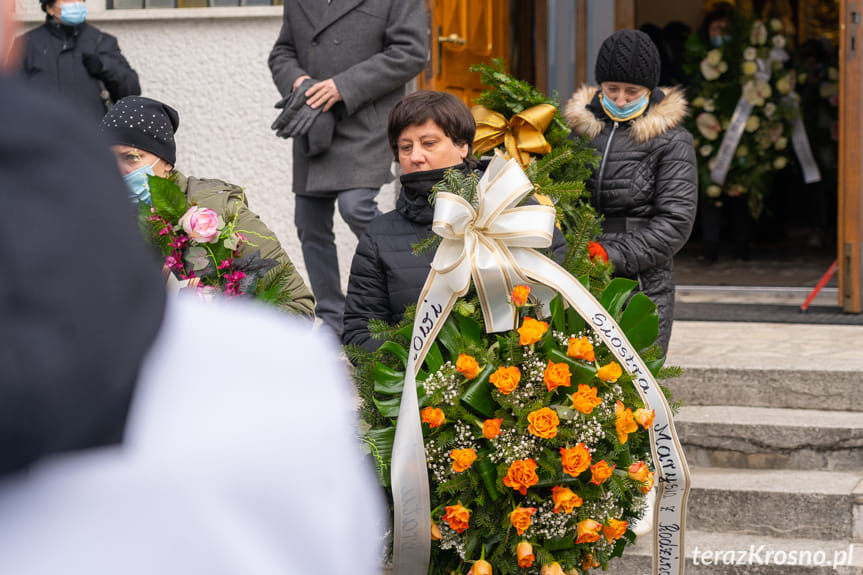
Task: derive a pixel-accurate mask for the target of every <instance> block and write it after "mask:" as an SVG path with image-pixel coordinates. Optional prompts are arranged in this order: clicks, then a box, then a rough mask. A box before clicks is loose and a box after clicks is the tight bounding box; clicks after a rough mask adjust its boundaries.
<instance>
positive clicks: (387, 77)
mask: <svg viewBox="0 0 863 575" xmlns="http://www.w3.org/2000/svg"><path fill="white" fill-rule="evenodd" d="M427 43H428V22H427V21H426V12H425V4H424V2H423V0H332V1H331V3H330V4H327V2H325V1H324V0H290V1H287V2H285V4H284V17H283V22H282V30H281V32H280V33H279V37H278V39H277V40H276V43H275V45H274V46H273V49H272V51H271V52H270V57H269V65H270V71H271V72H272V75H273V81H274V82H275V83H276V87H277V88H278V89H279V92H280V93H281V94H282V96H287V95H289V94H290V93H291V90H292V88H293V84H294V80H296V79H297V78H299V77H300V76H303V75H305V74H308V75H309V76H311V77H312V78H314V79H315V80H319V81H323V80H327V79H329V78H332V79H333V80H334V81H335V83H336V87H337V88H338V90H339V93H340V94H341V96H342V99H343V100H344V101H343V102H339V103H337V104H336V105H335V106H334V107H333V108H332V110H331V111H332V112H333V114H334V115H335V120H336V125H335V133H334V134H333V141H332V144H331V146H330V148H329V149H328V150H327V151H325V152H323V153H321V154H318V155H316V156H313V157H307V156H306V149H307V143H306V141H305V138H304V137H303V138H294V192H295V193H298V194H301V195H322V194H329V193H332V192H337V191H341V190H348V189H352V188H378V187H380V186H381V185H383V184H384V183H386V182H387V181H389V180H391V179H392V175H391V173H390V165H391V163H392V160H393V154H392V151H391V150H390V147H389V144H388V142H387V135H386V126H387V116H388V115H389V112H390V109H391V108H392V107H393V105H394V104H395V103H396V102H398V101H399V99H401V98H402V96H404V93H405V84H406V83H407V82H408V81H409V80H411V79H412V78H414V77H415V76H416V75H417V74H419V73H420V71H421V70H422V69H423V66H424V65H425V63H426V56H427V53H428V46H427Z"/></svg>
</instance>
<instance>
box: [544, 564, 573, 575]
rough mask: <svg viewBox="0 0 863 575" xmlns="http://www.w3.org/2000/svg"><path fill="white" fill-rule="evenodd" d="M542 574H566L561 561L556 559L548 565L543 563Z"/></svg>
mask: <svg viewBox="0 0 863 575" xmlns="http://www.w3.org/2000/svg"><path fill="white" fill-rule="evenodd" d="M539 574H540V575H566V573H565V572H564V571H563V567H561V566H560V563H558V562H557V561H555V562H554V563H549V564H548V565H543V566H542V570H540V572H539Z"/></svg>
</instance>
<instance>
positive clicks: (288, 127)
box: [270, 78, 321, 138]
mask: <svg viewBox="0 0 863 575" xmlns="http://www.w3.org/2000/svg"><path fill="white" fill-rule="evenodd" d="M317 83H318V81H317V80H313V79H312V78H308V79H306V80H303V82H302V83H301V84H300V85H299V86H297V89H296V90H294V91H293V92H291V94H290V96H286V97H284V98H282V99H281V100H279V101H278V103H277V104H276V108H277V109H281V110H282V111H281V113H280V114H279V116H278V117H277V118H276V120H275V121H274V122H273V125H272V126H270V129H271V130H275V131H276V135H277V136H279V137H281V138H294V137H297V136H304V135H305V134H306V133H307V132H308V131H309V129H310V128H311V127H312V123H313V122H314V121H315V118H317V117H318V114H320V113H321V108H320V107H318V108H317V109H312V108H310V107H309V106H307V105H306V90H308V89H309V88H311V87H312V86H313V85H314V84H317Z"/></svg>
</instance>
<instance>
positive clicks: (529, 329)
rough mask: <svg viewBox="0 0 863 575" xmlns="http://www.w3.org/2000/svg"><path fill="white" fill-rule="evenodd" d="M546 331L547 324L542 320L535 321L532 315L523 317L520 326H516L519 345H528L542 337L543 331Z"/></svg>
mask: <svg viewBox="0 0 863 575" xmlns="http://www.w3.org/2000/svg"><path fill="white" fill-rule="evenodd" d="M546 331H548V324H547V323H545V322H544V321H537V320H535V319H533V318H532V317H526V318H524V322H522V324H521V327H520V328H518V335H519V336H520V337H519V340H518V343H519V344H520V345H530V344H532V343H536V342H538V341H539V340H541V339H542V336H543V335H545V332H546Z"/></svg>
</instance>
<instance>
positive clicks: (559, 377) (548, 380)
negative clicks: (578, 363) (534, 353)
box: [542, 360, 572, 391]
mask: <svg viewBox="0 0 863 575" xmlns="http://www.w3.org/2000/svg"><path fill="white" fill-rule="evenodd" d="M571 377H572V374H571V373H569V364H568V363H563V362H561V363H554V362H553V361H551V360H548V365H547V366H546V367H545V373H544V374H543V376H542V381H544V382H545V386H546V387H547V388H548V390H549V391H554V390H555V389H557V388H558V387H569V379H570V378H571Z"/></svg>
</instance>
